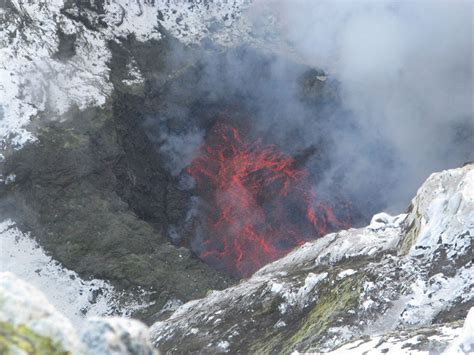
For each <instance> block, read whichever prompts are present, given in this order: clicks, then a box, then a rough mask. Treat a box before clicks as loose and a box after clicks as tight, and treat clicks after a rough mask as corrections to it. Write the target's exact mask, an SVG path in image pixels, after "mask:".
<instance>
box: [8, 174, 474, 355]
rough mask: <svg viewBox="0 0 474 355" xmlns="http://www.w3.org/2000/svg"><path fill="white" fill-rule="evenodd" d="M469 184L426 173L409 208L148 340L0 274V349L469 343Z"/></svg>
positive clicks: (284, 263)
mask: <svg viewBox="0 0 474 355" xmlns="http://www.w3.org/2000/svg"><path fill="white" fill-rule="evenodd" d="M473 184H474V166H473V165H466V166H464V167H462V168H458V169H453V170H447V171H443V172H441V173H436V174H433V175H432V176H431V177H430V178H429V179H428V180H427V181H426V182H425V184H424V185H423V186H422V187H421V188H420V189H419V191H418V194H417V196H416V197H415V198H414V199H413V202H412V205H411V207H410V210H409V211H408V213H407V214H403V215H399V216H396V217H391V216H389V215H387V214H384V213H381V214H378V215H375V216H374V218H373V220H372V222H371V224H370V225H369V226H367V227H365V228H361V229H351V230H348V231H341V232H339V233H335V234H330V235H327V236H325V237H323V238H321V239H319V240H317V241H315V242H311V243H307V244H305V245H304V246H302V247H300V248H298V249H297V250H295V251H294V252H292V253H291V254H289V255H288V256H287V257H285V258H283V259H281V260H278V261H276V262H274V263H272V264H269V265H267V266H266V267H264V268H262V269H261V270H259V271H258V272H257V273H255V274H254V276H252V277H251V278H250V279H249V280H245V281H242V282H241V283H240V284H239V285H236V286H233V287H230V288H228V289H226V290H224V291H214V292H212V293H211V294H209V295H208V296H207V297H205V298H203V299H200V300H196V301H192V302H189V303H186V304H184V305H182V306H181V307H179V308H178V309H177V310H176V311H175V312H174V313H173V314H172V315H171V316H170V317H169V318H168V319H166V320H165V321H161V322H158V323H155V324H154V325H153V327H152V328H151V331H150V333H151V338H152V340H153V344H154V345H155V347H153V345H152V341H151V340H150V333H149V330H148V328H147V327H146V326H144V325H143V324H141V323H139V322H137V321H133V320H128V319H123V318H122V319H121V318H108V319H107V318H91V319H88V320H86V321H85V322H84V324H83V325H82V326H81V327H80V332H77V331H76V330H75V329H74V326H73V325H72V324H71V322H70V320H68V319H67V318H66V317H64V316H63V315H62V314H61V313H59V312H58V311H57V310H56V309H55V308H54V307H53V306H52V305H51V304H50V303H49V302H48V300H47V299H46V297H45V296H44V295H43V294H42V293H41V292H39V291H38V290H36V289H35V288H34V287H32V286H31V285H29V284H27V283H25V282H24V281H22V280H20V279H18V278H17V277H16V276H14V275H13V274H11V273H0V300H1V302H0V352H2V353H7V354H10V353H44V354H64V353H70V354H155V353H157V350H156V348H158V350H161V351H162V352H163V353H227V352H229V353H295V354H297V353H299V351H304V352H308V351H309V352H314V351H323V352H329V353H332V354H353V353H365V354H380V353H388V354H400V353H410V354H416V353H426V352H427V351H428V352H429V353H433V354H438V353H442V352H444V353H445V354H469V353H472V351H474V337H473V326H474V308H473V307H472V306H473V301H474V292H473V287H472V285H473V278H474V272H473V268H472V229H473V225H472V214H473V212H474V195H473V193H472V192H473V191H474V189H473ZM436 218H438V219H436ZM442 255H449V259H448V258H446V257H442ZM470 307H471V310H470V311H469V313H468V314H467V311H468V309H469V308H470ZM466 314H467V317H466ZM465 317H466V319H465V321H464V318H465Z"/></svg>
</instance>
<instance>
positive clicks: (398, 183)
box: [160, 0, 474, 213]
mask: <svg viewBox="0 0 474 355" xmlns="http://www.w3.org/2000/svg"><path fill="white" fill-rule="evenodd" d="M244 16H246V17H247V20H248V21H251V22H253V26H254V27H253V28H254V36H255V37H256V38H258V37H259V35H261V38H260V39H259V40H257V41H255V43H257V44H255V45H253V48H250V47H249V46H242V47H238V48H232V49H222V48H220V47H219V46H217V45H216V46H214V45H212V44H211V45H209V44H208V45H207V48H206V49H204V50H202V51H199V50H198V51H197V52H198V54H196V52H193V59H192V60H190V61H195V62H196V61H197V62H198V63H199V65H196V66H195V67H196V68H195V69H194V71H193V74H192V75H191V78H190V79H192V80H187V81H185V82H182V81H179V80H178V81H177V82H176V83H175V84H171V87H170V88H169V90H168V91H169V93H170V94H169V95H171V96H172V97H171V99H170V98H168V100H169V101H172V102H174V103H176V102H178V101H180V100H178V99H177V98H181V97H186V100H187V103H186V104H185V105H183V106H185V107H186V108H185V109H184V108H182V109H181V110H184V111H185V112H186V113H185V114H180V115H179V120H180V121H183V122H186V124H184V125H183V124H182V125H180V128H179V130H178V131H176V132H174V133H173V132H170V131H166V134H165V135H163V133H160V134H161V135H160V141H161V142H164V144H162V146H161V151H162V153H163V154H165V155H166V156H167V160H168V161H169V164H170V170H171V171H172V172H173V173H174V174H179V172H180V171H182V169H183V167H184V166H185V165H187V164H189V162H190V160H191V159H192V158H193V157H194V156H195V154H197V152H198V151H199V149H198V147H199V144H200V143H201V142H202V141H203V139H204V137H205V134H206V130H207V129H208V128H209V119H208V117H207V116H206V115H204V116H206V117H207V118H206V117H205V118H202V117H203V112H204V111H205V110H208V112H207V115H208V116H209V115H210V114H209V111H212V110H214V112H215V113H216V115H217V114H218V113H219V112H221V111H222V110H221V109H222V108H223V107H227V108H229V107H231V108H232V107H236V108H237V109H236V110H235V111H239V112H240V113H235V112H233V113H232V115H233V120H234V121H235V120H239V119H241V120H242V121H245V122H246V125H250V126H251V128H250V129H248V130H247V134H249V135H252V136H254V137H255V138H263V139H265V140H267V141H268V142H269V143H274V144H277V145H278V146H279V148H280V149H282V150H284V151H285V152H286V153H288V154H292V155H293V156H298V155H299V154H302V153H301V152H304V151H305V149H308V147H316V153H315V154H312V155H310V156H309V157H307V158H306V159H305V161H304V163H305V165H306V168H307V169H308V170H309V171H310V172H311V173H312V176H313V177H314V181H313V185H314V191H317V192H318V196H320V197H321V196H323V197H330V196H331V195H333V194H334V193H335V192H337V193H342V192H343V193H344V194H346V195H348V196H350V199H351V200H352V201H354V203H356V204H358V205H359V206H360V208H361V209H362V210H364V211H366V212H368V213H373V212H376V211H377V210H378V209H382V208H384V209H387V210H389V211H390V212H400V211H402V210H403V209H404V208H406V206H407V205H408V204H409V201H410V198H411V197H412V196H413V195H414V194H415V192H416V189H417V188H418V187H419V186H420V184H421V183H422V182H423V181H424V180H425V179H426V177H427V176H428V175H429V174H430V173H432V172H434V171H438V170H442V169H446V168H451V167H456V166H459V165H462V164H463V163H464V162H466V161H469V160H473V159H474V142H473V140H474V132H473V130H474V122H473V120H474V118H473V88H472V85H473V84H472V83H473V54H472V50H473V49H472V43H473V31H472V30H473V28H472V27H473V25H472V21H473V4H472V2H469V1H447V0H446V1H387V0H384V1H350V2H349V1H324V0H321V1H312V0H307V1H304V0H298V1H290V0H285V1H283V0H279V1H266V0H265V1H263V0H262V1H256V2H255V3H254V5H253V6H252V7H250V8H249V9H248V11H247V13H246V14H244ZM268 18H273V19H275V21H269V22H271V23H272V24H276V25H274V26H277V27H278V28H277V27H275V28H274V31H275V33H274V34H275V37H276V36H279V39H278V41H277V42H279V43H281V44H282V46H281V48H279V49H278V50H276V51H273V52H272V51H271V50H270V51H269V50H268V49H263V48H264V47H265V46H264V45H262V43H265V38H264V36H265V34H268V28H266V29H265V30H263V29H262V28H263V27H265V26H264V25H263V24H265V23H266V21H267V19H268ZM260 30H261V31H262V33H259V32H258V31H260ZM274 42H275V41H274ZM283 44H284V45H283ZM265 48H267V47H265ZM288 48H290V50H288ZM188 55H189V53H188V52H183V51H182V50H177V51H175V52H174V53H172V54H171V55H170V58H169V62H170V63H176V62H180V63H182V62H185V61H186V60H185V59H183V58H184V57H186V56H188ZM196 58H198V59H196ZM312 68H314V69H317V70H313V71H311V70H312ZM321 70H323V71H324V73H323V72H322V71H321ZM326 75H327V79H326ZM188 79H189V78H188ZM308 82H309V84H308ZM307 86H309V87H310V89H311V90H312V91H311V90H310V92H309V93H308V92H306V91H305V90H306V89H305V87H307ZM190 97H192V99H189V98H190ZM236 103H237V106H235V105H236ZM178 106H179V105H178ZM220 110H221V111H220ZM246 113H248V114H246ZM232 115H231V116H232ZM239 115H241V116H242V117H241V118H239ZM165 116H166V115H165ZM166 117H167V118H163V117H161V118H160V119H161V120H162V121H163V120H168V121H169V120H170V119H171V120H173V119H175V118H174V117H176V115H175V114H169V115H168V116H166ZM188 137H192V139H187V138H188Z"/></svg>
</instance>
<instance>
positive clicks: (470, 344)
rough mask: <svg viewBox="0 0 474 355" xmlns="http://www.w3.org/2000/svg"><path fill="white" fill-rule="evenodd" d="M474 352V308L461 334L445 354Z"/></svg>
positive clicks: (470, 311)
mask: <svg viewBox="0 0 474 355" xmlns="http://www.w3.org/2000/svg"><path fill="white" fill-rule="evenodd" d="M473 352H474V307H472V308H471V309H470V310H469V313H468V314H467V317H466V320H465V321H464V327H463V328H462V331H461V334H459V336H458V337H457V338H456V339H455V340H454V341H453V342H452V343H451V345H450V346H449V347H448V348H447V349H446V351H445V352H444V354H445V355H451V354H452V355H454V354H472V353H473Z"/></svg>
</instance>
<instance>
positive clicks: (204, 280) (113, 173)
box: [1, 95, 226, 318]
mask: <svg viewBox="0 0 474 355" xmlns="http://www.w3.org/2000/svg"><path fill="white" fill-rule="evenodd" d="M139 101H140V99H138V98H136V99H135V100H134V99H133V98H130V97H127V98H124V97H121V96H120V95H117V97H116V99H115V101H114V103H112V104H108V105H107V106H106V107H104V108H103V109H98V108H91V109H88V110H86V111H84V112H81V111H75V112H70V114H71V115H72V116H73V119H71V120H67V121H66V122H64V123H54V122H53V123H48V124H45V125H44V126H43V127H42V128H41V129H40V130H39V132H38V138H39V142H38V143H35V144H32V145H29V146H27V147H25V148H24V149H22V150H19V151H16V152H15V153H14V154H13V155H12V156H11V157H10V158H9V159H8V161H7V163H6V166H5V171H6V172H7V173H14V174H16V182H15V183H14V184H11V185H8V186H4V187H3V190H2V192H1V193H2V197H3V198H4V201H5V203H4V204H3V206H2V209H3V210H4V211H3V213H5V215H8V216H11V217H12V218H15V220H17V221H18V222H19V223H21V225H23V228H24V229H25V230H31V231H34V232H35V233H34V235H35V236H36V237H37V238H38V240H39V241H40V243H41V245H42V246H43V247H44V248H45V249H46V250H47V251H49V252H50V253H51V254H52V255H53V256H54V257H55V258H56V259H58V260H59V261H60V262H62V263H63V264H64V265H65V266H66V267H68V268H70V269H73V270H75V271H77V272H79V273H80V274H81V275H84V276H92V275H93V276H95V277H99V278H104V279H108V280H111V281H112V282H113V283H114V284H116V285H118V286H119V287H122V288H127V289H133V288H134V287H137V286H140V287H144V288H147V289H151V290H152V291H155V293H154V294H153V296H152V301H156V303H155V306H154V308H153V309H151V310H149V313H147V314H151V313H154V312H155V311H157V310H159V309H160V308H161V306H162V305H163V304H164V303H165V302H166V301H167V300H168V299H170V298H178V299H181V300H187V299H192V298H195V297H199V296H203V295H204V294H205V293H206V292H207V290H209V289H211V288H212V289H213V288H222V287H223V286H225V285H226V279H225V278H224V277H222V276H220V275H219V274H217V273H216V272H214V271H213V270H211V269H210V268H208V267H207V266H206V265H204V264H203V263H202V262H201V261H199V260H198V259H197V258H196V257H195V256H193V255H192V254H191V253H190V252H189V251H188V250H186V249H184V248H176V247H175V246H173V245H171V244H170V242H169V241H168V239H167V238H166V237H164V236H163V234H162V233H161V232H162V230H165V229H166V227H167V225H168V223H169V220H170V218H169V217H168V216H169V215H172V216H175V215H176V211H175V209H176V207H173V210H172V211H171V212H170V213H168V207H167V206H170V202H169V200H170V199H173V198H176V199H177V200H179V201H183V198H184V197H183V196H182V194H181V193H180V191H179V190H178V189H177V187H176V181H174V180H173V179H172V178H171V177H170V176H169V175H168V174H167V173H166V172H165V171H164V169H163V168H162V167H161V165H160V161H159V159H158V158H157V157H158V156H157V154H156V153H155V152H154V150H153V149H152V147H151V146H150V144H149V142H148V140H147V138H146V136H145V134H144V133H143V132H141V129H140V117H139V114H136V115H133V114H131V113H132V112H133V110H134V109H136V106H134V105H139V104H140V102H139ZM124 105H125V106H124ZM125 113H127V115H125ZM170 191H171V192H170ZM178 205H179V204H178ZM181 206H184V205H183V204H181ZM183 208H184V207H183ZM178 209H179V208H178ZM146 220H149V221H151V222H153V223H152V224H150V223H148V222H146ZM144 317H145V318H146V317H147V315H144Z"/></svg>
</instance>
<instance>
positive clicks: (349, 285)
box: [282, 277, 363, 353]
mask: <svg viewBox="0 0 474 355" xmlns="http://www.w3.org/2000/svg"><path fill="white" fill-rule="evenodd" d="M362 282H363V279H362V278H360V277H348V278H346V279H344V280H342V281H341V282H339V283H338V284H336V285H334V286H328V289H327V290H325V291H323V292H321V294H322V297H321V298H320V299H319V301H318V302H317V303H316V305H315V306H314V307H313V309H312V310H311V311H310V312H309V314H308V315H307V316H306V317H305V318H304V319H303V321H302V322H301V323H300V326H299V328H298V330H297V331H296V332H295V333H294V334H293V336H291V337H290V338H289V339H288V341H287V342H286V343H285V344H284V346H283V350H282V353H288V352H291V351H292V350H294V349H296V348H297V349H298V350H307V349H308V348H309V347H310V346H311V345H315V344H314V343H315V342H316V341H317V339H318V338H320V337H321V336H322V335H323V334H324V333H325V332H326V331H327V330H328V329H329V328H330V327H331V326H334V325H335V322H336V321H337V320H338V319H340V318H342V317H346V316H347V314H348V313H347V312H348V311H349V310H350V309H354V308H355V307H356V306H357V305H358V303H359V298H360V293H361V291H362Z"/></svg>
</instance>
